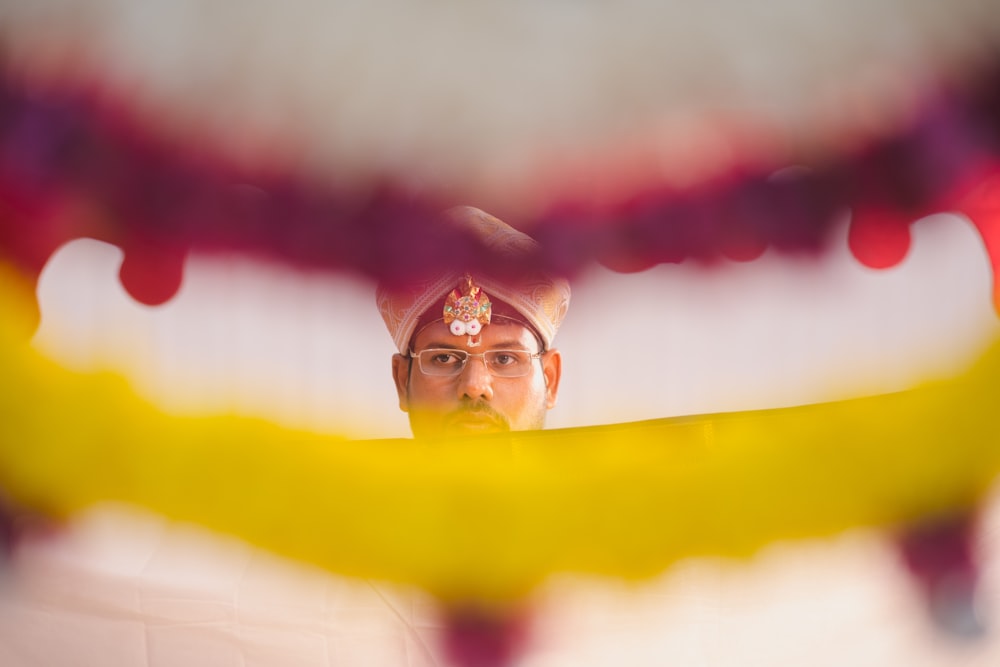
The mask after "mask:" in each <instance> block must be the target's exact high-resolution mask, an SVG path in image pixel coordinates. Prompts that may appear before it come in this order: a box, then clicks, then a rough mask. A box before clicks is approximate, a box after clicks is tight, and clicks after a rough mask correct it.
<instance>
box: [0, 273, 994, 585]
mask: <svg viewBox="0 0 1000 667" xmlns="http://www.w3.org/2000/svg"><path fill="white" fill-rule="evenodd" d="M0 277H2V278H3V282H4V284H5V285H10V284H11V282H12V279H11V278H10V277H9V275H6V276H0ZM30 298H31V295H30V294H28V293H26V292H22V291H17V290H10V289H7V290H5V291H4V292H3V293H2V294H0V368H3V369H4V382H3V383H2V386H0V485H2V486H3V488H4V489H5V491H6V492H8V493H9V494H10V495H11V497H13V498H14V499H16V500H17V501H18V502H20V503H22V504H24V505H25V506H28V507H33V508H38V509H43V510H45V511H48V512H50V513H52V514H54V515H57V516H65V515H68V514H70V513H72V512H74V511H76V510H79V509H81V508H83V507H85V506H87V505H89V504H91V503H94V502H96V501H100V500H121V501H127V502H132V503H137V504H140V505H143V506H145V507H147V508H150V509H152V510H155V511H157V512H161V513H163V514H165V515H167V516H170V517H174V518H177V519H183V520H188V521H194V522H197V523H200V524H202V525H205V526H207V527H210V528H214V529H217V530H220V531H225V532H228V533H233V534H236V535H239V536H242V537H243V538H246V539H247V540H250V541H252V542H254V543H257V544H259V545H261V546H263V547H265V548H268V549H271V550H273V551H275V552H277V553H281V554H284V555H287V556H291V557H294V558H298V559H302V560H305V561H309V562H312V563H315V564H317V565H320V566H322V567H325V568H328V569H330V570H332V571H335V572H340V573H343V574H348V575H355V576H364V577H372V578H381V579H389V580H396V581H402V582H408V583H412V584H416V585H419V586H421V587H423V588H425V589H427V590H429V591H430V592H432V593H434V594H436V595H438V596H440V597H442V598H444V599H452V600H460V599H472V598H474V599H480V600H491V599H493V600H502V599H506V598H511V597H514V596H518V595H522V594H524V593H525V592H527V590H528V589H529V588H530V587H532V586H533V585H535V584H537V583H538V582H539V581H540V580H541V579H542V578H544V577H545V576H547V575H548V574H550V573H553V572H562V571H576V572H590V573H597V574H606V575H615V576H622V577H641V576H647V575H651V574H655V573H657V572H659V571H662V570H663V569H664V568H666V567H668V566H669V565H670V564H671V563H672V562H674V561H676V560H677V559H679V558H683V557H688V556H697V555H743V554H747V553H749V552H751V551H752V550H754V549H756V548H758V547H760V546H761V545H763V544H765V543H767V542H769V541H772V540H775V539H781V538H796V537H805V536H818V535H824V534H830V533H832V532H835V531H838V530H842V529H845V528H848V527H851V526H855V525H877V524H883V525H885V524H892V523H895V522H902V521H910V520H916V519H919V518H921V517H927V516H932V515H935V514H937V513H944V512H949V511H954V510H958V509H962V508H966V507H969V506H971V505H972V504H973V503H974V502H975V501H976V499H977V498H978V497H979V496H981V494H982V493H983V492H984V491H985V490H986V488H987V486H988V485H989V483H990V481H991V480H992V478H993V477H994V474H995V472H996V471H997V468H998V463H1000V448H998V447H997V433H998V427H997V424H996V422H995V420H994V419H993V418H992V417H991V414H992V403H993V401H992V396H993V394H994V391H995V389H996V387H997V385H998V384H1000V349H998V348H994V349H993V350H992V351H991V352H990V353H989V354H988V355H986V356H985V357H984V358H983V359H982V360H981V362H980V363H979V364H978V366H977V367H976V368H974V369H973V370H972V371H971V372H969V373H968V374H966V375H965V376H963V377H961V378H958V379H956V380H953V381H950V382H947V383H939V384H935V385H928V386H926V387H923V388H920V389H916V390H913V391H910V392H905V393H900V394H893V395H887V396H880V397H876V398H865V399H859V400H854V401H847V402H841V403H831V404H823V405H814V406H806V407H797V408H789V409H780V410H769V411H755V412H746V413H733V414H721V415H708V416H700V417H692V418H682V419H664V420H656V421H649V422H639V423H633V424H624V425H613V426H602V427H589V428H580V429H563V430H555V431H545V432H535V433H521V434H514V435H509V436H495V437H489V438H483V439H479V440H477V441H475V442H471V441H451V442H414V441H407V440H389V441H345V440H338V439H334V438H329V437H321V436H317V435H315V434H310V433H304V432H296V431H290V430H287V429H281V428H278V427H276V426H274V425H271V424H268V423H265V422H262V421H258V420H252V419H244V418H230V417H219V418H175V417H169V416H166V415H164V414H162V413H160V412H158V411H157V410H156V409H155V408H153V407H152V406H150V405H149V404H147V403H146V402H144V401H142V400H141V399H139V398H137V397H136V396H135V394H134V393H133V392H132V391H131V390H130V389H129V387H128V385H127V384H126V382H125V381H124V380H123V379H121V378H119V377H116V376H112V375H108V374H91V375H84V374H76V373H72V372H69V371H67V370H65V369H62V368H60V367H58V366H56V365H54V364H52V363H51V362H49V361H47V360H45V359H44V358H42V357H41V356H40V355H38V354H37V353H35V352H33V351H31V350H30V349H29V348H28V347H27V346H26V345H25V335H24V333H25V326H24V325H23V324H20V322H22V319H21V318H22V317H23V314H24V312H25V311H28V312H30V308H31V305H30V301H29V299H30ZM18 299H21V300H20V301H18Z"/></svg>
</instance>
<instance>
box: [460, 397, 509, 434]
mask: <svg viewBox="0 0 1000 667" xmlns="http://www.w3.org/2000/svg"><path fill="white" fill-rule="evenodd" d="M465 415H475V416H477V417H481V416H486V417H488V418H490V419H491V420H492V421H494V422H496V423H497V424H498V425H499V426H500V427H501V428H502V429H503V430H504V431H509V430H510V420H508V419H507V417H505V416H504V415H502V414H501V413H499V412H497V410H496V409H495V408H494V407H493V406H492V405H490V404H489V403H487V402H486V401H481V400H480V401H467V402H464V403H462V405H461V406H459V407H458V409H456V410H453V411H452V412H450V413H448V417H447V419H446V421H448V422H450V421H452V420H455V419H460V418H461V417H463V416H465Z"/></svg>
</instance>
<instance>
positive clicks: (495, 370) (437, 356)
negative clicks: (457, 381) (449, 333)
mask: <svg viewBox="0 0 1000 667" xmlns="http://www.w3.org/2000/svg"><path fill="white" fill-rule="evenodd" d="M541 356H542V355H541V353H539V354H532V353H531V352H528V351H526V350H487V351H486V352H483V353H482V354H470V353H468V352H466V351H465V350H452V349H445V348H430V349H427V350H421V351H420V352H410V357H411V358H416V360H417V365H418V366H420V372H421V373H423V374H424V375H435V376H439V377H455V376H456V375H459V374H460V373H461V372H462V369H463V368H465V365H466V364H467V363H468V362H469V358H470V357H481V358H482V360H483V363H484V364H486V370H488V371H489V372H490V373H491V374H493V375H495V376H496V377H502V378H516V377H523V376H525V375H527V374H528V372H529V371H530V370H531V360H532V359H538V358H540V357H541Z"/></svg>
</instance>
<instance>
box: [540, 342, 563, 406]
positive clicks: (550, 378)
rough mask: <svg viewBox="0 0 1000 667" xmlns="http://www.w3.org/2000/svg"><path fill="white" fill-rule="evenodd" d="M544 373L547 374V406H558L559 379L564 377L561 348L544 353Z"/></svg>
mask: <svg viewBox="0 0 1000 667" xmlns="http://www.w3.org/2000/svg"><path fill="white" fill-rule="evenodd" d="M542 373H543V375H544V376H545V407H546V408H548V409H550V410H551V409H552V408H554V407H555V406H556V397H557V396H558V394H559V380H560V378H562V355H561V354H559V350H549V351H548V352H546V353H545V354H543V355H542Z"/></svg>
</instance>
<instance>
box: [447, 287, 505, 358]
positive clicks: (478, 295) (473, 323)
mask: <svg viewBox="0 0 1000 667" xmlns="http://www.w3.org/2000/svg"><path fill="white" fill-rule="evenodd" d="M442 315H443V319H444V323H445V324H447V325H448V329H449V330H450V331H451V333H452V334H453V335H455V336H468V337H469V340H468V345H469V347H476V346H478V345H479V344H480V343H481V342H482V338H481V337H480V335H479V334H480V333H481V332H482V330H483V327H484V326H486V325H487V324H489V323H490V319H491V318H492V315H493V304H492V303H490V298H489V297H488V296H486V292H484V291H483V290H482V289H481V288H480V287H479V286H478V285H476V284H475V283H474V282H473V281H472V276H470V275H469V274H468V273H466V274H465V275H464V276H462V280H461V282H460V283H459V285H458V287H456V288H455V289H453V290H452V291H451V293H450V294H448V296H447V298H446V299H445V302H444V311H443V314H442Z"/></svg>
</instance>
